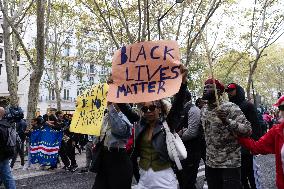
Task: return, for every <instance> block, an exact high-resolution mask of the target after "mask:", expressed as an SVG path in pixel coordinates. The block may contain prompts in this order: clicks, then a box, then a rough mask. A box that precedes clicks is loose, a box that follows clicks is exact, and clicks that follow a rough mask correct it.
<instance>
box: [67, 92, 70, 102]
mask: <svg viewBox="0 0 284 189" xmlns="http://www.w3.org/2000/svg"><path fill="white" fill-rule="evenodd" d="M69 98H70V97H69V90H67V100H69Z"/></svg>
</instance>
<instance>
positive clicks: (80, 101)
mask: <svg viewBox="0 0 284 189" xmlns="http://www.w3.org/2000/svg"><path fill="white" fill-rule="evenodd" d="M107 92H108V85H107V84H106V83H105V84H98V85H95V86H93V87H92V88H91V89H88V90H86V91H84V92H83V94H82V95H80V96H78V97H77V105H76V110H75V113H74V114H73V118H72V122H71V125H70V131H71V132H74V133H81V134H88V135H96V136H99V135H100V130H101V127H102V121H103V117H104V111H105V109H106V106H107V99H106V96H107Z"/></svg>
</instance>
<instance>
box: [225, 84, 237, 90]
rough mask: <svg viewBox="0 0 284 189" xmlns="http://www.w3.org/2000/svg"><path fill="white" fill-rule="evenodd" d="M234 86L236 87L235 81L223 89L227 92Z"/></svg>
mask: <svg viewBox="0 0 284 189" xmlns="http://www.w3.org/2000/svg"><path fill="white" fill-rule="evenodd" d="M236 88H237V85H236V84H235V83H231V84H229V85H228V86H227V88H226V90H225V91H226V92H229V91H232V90H235V89H236Z"/></svg>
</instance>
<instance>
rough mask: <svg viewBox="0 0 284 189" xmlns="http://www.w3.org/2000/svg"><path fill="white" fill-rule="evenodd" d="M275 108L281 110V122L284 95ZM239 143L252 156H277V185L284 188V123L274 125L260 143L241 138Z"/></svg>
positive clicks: (283, 114)
mask: <svg viewBox="0 0 284 189" xmlns="http://www.w3.org/2000/svg"><path fill="white" fill-rule="evenodd" d="M274 106H276V107H278V109H279V114H280V115H279V116H280V120H281V119H284V95H283V96H282V97H280V98H279V99H278V101H277V103H276V104H274ZM239 143H240V144H241V145H242V146H244V147H245V148H247V149H248V150H250V151H251V153H252V154H255V155H257V154H263V155H265V154H275V159H276V185H277V188H278V189H283V188H284V174H283V172H284V121H282V122H281V121H280V123H279V124H277V125H274V126H273V127H272V128H271V129H270V130H269V131H268V132H267V133H266V134H265V135H263V136H262V137H261V138H260V139H259V140H258V141H255V140H253V139H251V138H239Z"/></svg>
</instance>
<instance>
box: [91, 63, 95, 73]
mask: <svg viewBox="0 0 284 189" xmlns="http://www.w3.org/2000/svg"><path fill="white" fill-rule="evenodd" d="M90 73H95V65H94V64H90Z"/></svg>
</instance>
